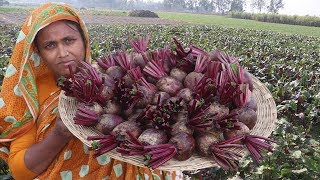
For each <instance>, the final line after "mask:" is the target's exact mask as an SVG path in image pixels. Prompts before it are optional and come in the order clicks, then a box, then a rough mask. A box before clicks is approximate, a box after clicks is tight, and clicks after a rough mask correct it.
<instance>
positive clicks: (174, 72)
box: [170, 68, 187, 82]
mask: <svg viewBox="0 0 320 180" xmlns="http://www.w3.org/2000/svg"><path fill="white" fill-rule="evenodd" d="M170 76H171V77H173V78H175V79H177V80H178V81H180V82H183V81H184V78H185V77H186V76H187V73H186V72H184V71H182V70H181V69H178V68H173V69H171V71H170Z"/></svg>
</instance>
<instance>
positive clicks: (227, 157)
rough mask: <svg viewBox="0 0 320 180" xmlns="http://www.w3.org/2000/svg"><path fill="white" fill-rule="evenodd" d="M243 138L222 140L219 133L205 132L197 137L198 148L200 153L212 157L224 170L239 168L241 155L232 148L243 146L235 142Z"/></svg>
mask: <svg viewBox="0 0 320 180" xmlns="http://www.w3.org/2000/svg"><path fill="white" fill-rule="evenodd" d="M241 139H243V137H235V138H232V139H229V140H225V141H220V140H219V134H217V133H213V134H212V133H205V134H202V135H200V136H198V137H197V138H196V142H197V145H196V147H197V148H198V152H199V154H201V155H203V156H207V157H212V158H213V159H214V160H215V161H216V162H217V163H218V165H220V166H221V167H222V168H223V169H224V170H229V169H231V170H236V169H237V168H238V163H237V160H238V159H239V158H240V157H241V155H240V154H237V153H235V152H233V151H232V150H230V149H231V148H242V147H243V146H242V145H240V144H235V142H238V141H239V140H241Z"/></svg>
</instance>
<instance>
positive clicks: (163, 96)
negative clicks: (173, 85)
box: [151, 91, 170, 105]
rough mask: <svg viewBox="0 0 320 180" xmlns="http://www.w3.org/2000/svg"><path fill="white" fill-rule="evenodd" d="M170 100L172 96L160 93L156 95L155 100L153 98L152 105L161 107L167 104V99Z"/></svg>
mask: <svg viewBox="0 0 320 180" xmlns="http://www.w3.org/2000/svg"><path fill="white" fill-rule="evenodd" d="M169 98H170V95H169V94H168V93H166V92H163V91H158V92H157V93H155V94H154V96H153V98H152V102H151V104H152V105H157V104H159V105H161V104H163V103H165V102H166V101H167V99H169Z"/></svg>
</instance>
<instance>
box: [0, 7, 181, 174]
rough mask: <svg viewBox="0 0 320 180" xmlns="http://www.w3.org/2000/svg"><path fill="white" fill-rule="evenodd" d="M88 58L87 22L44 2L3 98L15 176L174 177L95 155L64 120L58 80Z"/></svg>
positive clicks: (18, 49) (25, 32)
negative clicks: (59, 108)
mask: <svg viewBox="0 0 320 180" xmlns="http://www.w3.org/2000/svg"><path fill="white" fill-rule="evenodd" d="M83 60H84V61H88V62H90V48H89V41H88V35H87V32H86V28H85V26H84V24H83V21H82V20H81V19H80V17H79V16H78V14H77V13H76V12H75V11H74V10H73V9H72V8H71V7H69V6H67V5H61V4H52V3H49V4H44V5H42V6H40V7H39V8H37V9H35V10H34V11H33V13H32V14H31V15H30V17H28V19H27V20H26V22H25V23H24V25H23V26H22V30H21V31H20V34H19V36H18V38H17V42H16V46H15V48H14V51H13V54H12V57H11V59H10V63H9V66H8V68H7V71H6V75H5V79H4V81H3V85H2V92H1V97H0V118H1V120H0V125H1V128H0V133H1V136H0V137H1V139H0V142H1V147H0V155H1V158H3V159H4V160H6V161H7V162H8V165H9V168H10V172H11V174H12V176H13V177H14V178H15V179H33V178H38V179H104V178H105V179H108V178H109V179H174V178H182V176H181V174H178V173H175V172H160V171H158V170H154V171H150V170H149V169H147V168H141V167H137V166H134V165H131V164H128V163H124V162H121V161H117V160H114V159H111V158H109V157H108V156H107V155H105V154H103V155H101V156H99V157H94V156H93V153H92V152H89V151H88V147H86V146H85V145H83V143H82V142H81V141H80V140H78V139H77V138H75V137H74V136H73V135H72V134H71V133H70V132H69V131H68V129H67V128H66V127H65V125H64V124H63V123H62V121H61V119H60V118H59V114H58V111H57V105H58V96H59V93H60V89H59V87H57V86H56V80H57V78H58V77H60V76H61V75H64V76H69V75H70V73H69V70H68V65H71V66H72V70H73V71H74V72H75V71H76V69H77V66H78V64H79V62H80V61H83Z"/></svg>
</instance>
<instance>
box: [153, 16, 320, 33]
mask: <svg viewBox="0 0 320 180" xmlns="http://www.w3.org/2000/svg"><path fill="white" fill-rule="evenodd" d="M157 14H158V15H159V16H160V17H161V18H165V19H170V20H176V21H185V22H191V23H199V24H207V25H220V26H226V27H233V28H247V29H255V30H270V31H275V32H280V33H285V34H299V35H306V36H314V37H320V28H319V27H308V26H298V25H287V24H276V23H266V22H259V21H253V20H245V19H235V18H227V17H224V16H216V15H205V14H191V13H176V12H157Z"/></svg>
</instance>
